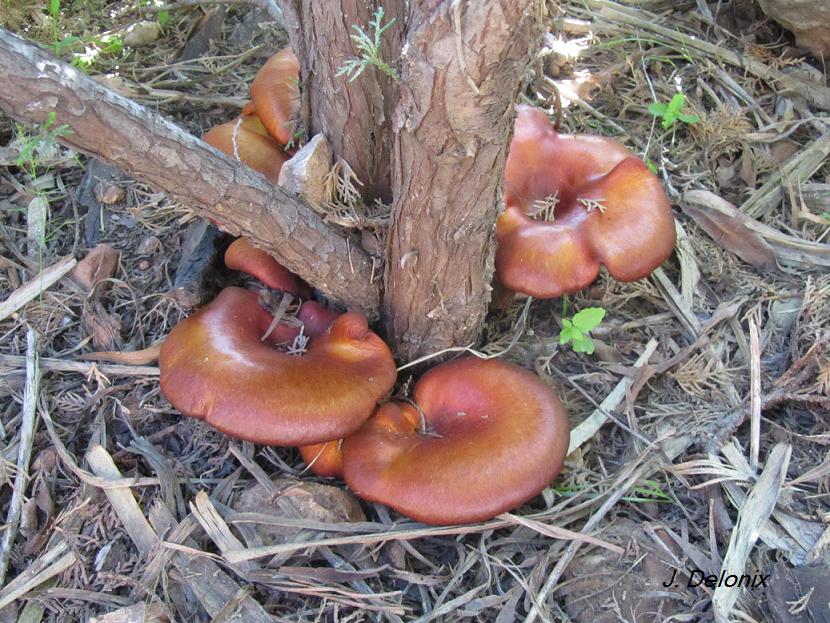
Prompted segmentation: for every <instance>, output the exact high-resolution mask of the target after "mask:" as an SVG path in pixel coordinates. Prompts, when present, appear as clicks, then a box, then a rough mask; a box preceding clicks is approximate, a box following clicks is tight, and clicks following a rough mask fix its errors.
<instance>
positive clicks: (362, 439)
mask: <svg viewBox="0 0 830 623" xmlns="http://www.w3.org/2000/svg"><path fill="white" fill-rule="evenodd" d="M413 400H414V404H415V405H417V408H416V407H414V406H413V405H411V404H405V403H403V404H398V403H391V402H390V403H386V404H384V405H382V406H381V407H380V408H379V409H378V410H377V411H376V412H375V414H374V415H373V416H372V417H371V419H369V420H368V421H367V422H366V423H365V424H364V425H363V426H362V427H361V428H360V430H358V431H357V432H356V433H354V434H353V435H351V436H349V437H347V438H346V439H345V440H344V441H343V472H344V478H345V480H346V483H347V484H348V485H349V487H350V488H351V489H352V490H353V491H354V492H355V493H357V494H358V495H359V496H361V497H362V498H364V499H366V500H370V501H373V502H381V503H383V504H386V505H387V506H391V507H392V508H394V509H396V510H397V511H399V512H401V513H402V514H404V515H406V516H407V517H411V518H412V519H416V520H418V521H423V522H425V523H430V524H455V523H469V522H474V521H483V520H486V519H489V518H491V517H494V516H496V515H498V514H499V513H502V512H505V511H507V510H510V509H513V508H515V507H517V506H519V505H521V504H522V503H524V502H526V501H528V500H530V499H531V498H533V497H534V496H536V495H537V494H538V493H539V492H540V491H542V489H544V488H545V487H546V486H547V485H548V484H549V483H550V482H551V481H552V480H553V478H554V477H555V476H556V475H557V474H558V473H559V470H560V469H561V467H562V464H563V462H564V459H565V452H566V450H567V448H568V440H569V430H570V429H569V425H568V416H567V414H566V413H565V411H564V409H563V408H562V405H561V403H560V402H559V399H558V398H557V397H556V394H555V393H554V392H553V391H552V390H551V389H550V388H549V387H548V386H547V385H546V384H545V383H544V382H543V381H542V380H541V379H540V378H539V377H538V376H536V375H535V374H533V373H531V372H528V371H527V370H524V369H523V368H520V367H519V366H517V365H515V364H512V363H508V362H505V361H500V360H497V359H491V360H481V359H477V358H474V357H470V358H464V359H459V360H456V361H453V362H450V363H445V364H441V365H438V366H436V367H434V368H432V369H431V370H429V371H428V372H426V373H425V374H424V376H423V377H421V379H420V380H419V381H418V382H417V383H416V384H415V389H414V395H413Z"/></svg>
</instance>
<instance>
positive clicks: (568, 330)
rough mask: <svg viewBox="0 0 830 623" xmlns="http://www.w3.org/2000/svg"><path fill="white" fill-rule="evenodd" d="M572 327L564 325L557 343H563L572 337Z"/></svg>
mask: <svg viewBox="0 0 830 623" xmlns="http://www.w3.org/2000/svg"><path fill="white" fill-rule="evenodd" d="M573 332H574V329H573V327H565V328H563V329H562V331H561V332H560V333H559V344H561V345H565V344H567V343H568V342H570V341H571V340H572V339H573Z"/></svg>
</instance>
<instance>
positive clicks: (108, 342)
mask: <svg viewBox="0 0 830 623" xmlns="http://www.w3.org/2000/svg"><path fill="white" fill-rule="evenodd" d="M81 324H82V326H83V327H84V330H85V331H86V332H87V334H89V335H91V336H92V346H93V347H94V348H96V349H99V350H118V348H119V347H120V346H121V318H120V317H119V316H118V315H116V314H111V313H109V312H108V311H107V310H106V309H104V306H103V305H102V304H101V302H100V301H99V300H98V298H97V297H96V298H94V299H92V300H88V301H87V302H86V303H84V308H83V310H82V311H81Z"/></svg>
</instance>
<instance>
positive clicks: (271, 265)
mask: <svg viewBox="0 0 830 623" xmlns="http://www.w3.org/2000/svg"><path fill="white" fill-rule="evenodd" d="M225 266H227V267H228V268H230V269H231V270H241V271H242V272H244V273H248V274H249V275H251V276H252V277H256V278H257V279H259V280H260V281H261V282H262V283H264V284H265V285H266V286H268V287H269V288H273V289H274V290H282V291H284V292H290V293H291V294H294V295H296V296H301V297H304V298H305V297H308V296H309V295H310V294H311V291H310V289H309V287H308V286H307V285H306V284H305V283H303V282H302V281H301V280H300V278H299V277H297V276H296V275H295V274H294V273H292V272H291V271H289V270H288V269H287V268H286V267H285V266H283V265H282V264H280V263H279V262H278V261H277V260H275V259H274V258H273V257H271V256H270V255H268V253H266V252H265V251H263V250H262V249H259V248H257V247H255V246H254V245H253V244H251V243H250V242H249V241H248V240H246V239H245V238H237V239H236V240H234V241H233V242H232V243H231V246H229V247H228V249H227V250H226V251H225Z"/></svg>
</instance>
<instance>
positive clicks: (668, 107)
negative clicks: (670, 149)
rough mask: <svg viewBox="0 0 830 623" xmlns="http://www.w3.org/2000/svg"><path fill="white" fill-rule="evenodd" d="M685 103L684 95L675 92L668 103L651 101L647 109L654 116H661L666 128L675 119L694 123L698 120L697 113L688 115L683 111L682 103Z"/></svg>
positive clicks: (673, 122) (690, 123)
mask: <svg viewBox="0 0 830 623" xmlns="http://www.w3.org/2000/svg"><path fill="white" fill-rule="evenodd" d="M685 103H686V96H685V95H683V93H675V94H674V97H673V98H671V101H670V102H669V103H668V104H664V103H663V102H653V103H652V104H649V107H648V111H649V112H650V113H651V114H652V115H654V116H655V117H662V118H663V123H662V125H663V129H664V130H668V129H669V128H670V127H672V126H673V125H674V124H675V122H676V121H682V122H683V123H688V124H689V125H694V124H695V123H697V122H698V121H700V117H698V116H697V115H689V114H686V113H684V112H683V105H684V104H685Z"/></svg>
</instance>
